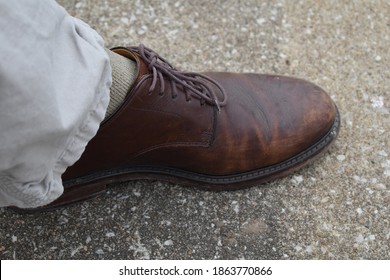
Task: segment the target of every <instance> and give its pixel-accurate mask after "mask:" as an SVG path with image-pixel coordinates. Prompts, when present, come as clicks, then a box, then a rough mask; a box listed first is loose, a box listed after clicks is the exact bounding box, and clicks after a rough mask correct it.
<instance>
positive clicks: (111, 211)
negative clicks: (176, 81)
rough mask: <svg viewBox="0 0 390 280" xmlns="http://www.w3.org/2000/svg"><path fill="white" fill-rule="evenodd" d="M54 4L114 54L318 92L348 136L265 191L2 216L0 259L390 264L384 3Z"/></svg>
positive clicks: (172, 188)
mask: <svg viewBox="0 0 390 280" xmlns="http://www.w3.org/2000/svg"><path fill="white" fill-rule="evenodd" d="M60 2H61V3H62V4H63V5H64V7H65V8H66V9H67V10H68V11H69V13H70V14H72V15H74V16H77V17H79V18H81V19H83V20H85V21H86V22H87V23H89V24H90V25H91V26H92V27H94V28H95V29H97V31H98V32H99V33H100V34H101V35H102V36H103V37H104V39H105V40H106V43H107V46H108V47H112V46H117V45H133V44H139V43H143V44H145V45H147V46H149V47H151V48H153V49H155V50H157V51H158V52H159V53H160V54H161V55H162V56H163V57H165V58H167V59H168V60H169V61H170V62H172V64H174V65H175V66H177V67H179V68H181V69H189V70H194V71H203V70H219V71H234V72H243V71H245V72H260V73H277V74H283V75H293V76H297V77H300V78H305V79H308V80H310V81H313V82H315V83H316V84H318V85H319V86H321V87H322V88H324V89H326V90H327V91H328V92H329V93H330V95H331V96H332V97H333V99H334V100H335V101H336V102H337V104H338V106H339V109H340V112H341V117H342V128H341V132H340V135H339V138H338V140H337V141H336V143H335V145H334V146H333V147H332V148H331V149H330V150H329V151H328V152H327V153H325V154H324V155H323V157H322V158H321V159H319V160H317V161H315V162H314V163H313V164H312V165H310V166H309V167H306V168H304V169H302V170H300V171H298V172H296V173H294V174H292V175H290V176H287V177H285V178H283V179H280V180H277V181H274V182H272V183H269V184H266V185H263V186H259V187H253V188H250V189H246V190H241V191H235V192H206V191H200V190H196V189H190V188H183V187H181V186H178V185H173V184H168V183H163V182H148V181H137V182H126V183H122V184H119V185H115V186H113V188H111V189H110V191H109V192H108V193H107V195H105V196H102V197H99V198H96V199H94V200H92V201H89V202H85V203H82V204H78V205H75V206H72V207H68V208H65V209H61V210H57V211H54V212H50V213H42V214H35V215H20V214H17V213H14V212H13V211H11V210H4V209H3V210H0V223H1V229H0V251H1V252H0V254H1V259H12V258H16V259H390V206H389V202H390V149H389V148H390V140H389V139H390V120H389V118H390V98H389V97H390V67H389V65H390V54H389V47H390V4H389V1H379V0H378V1H364V0H361V1H358V0H356V1H339V0H337V1H336V0H332V1H315V0H312V1H299V2H298V1H287V0H270V1H222V0H221V1H209V0H201V1H181V0H174V1H171V0H170V1H139V0H138V1H129V0H123V1H108V0H106V1H97V0H96V1H93V0H89V1H88V0H85V1H65V0H62V1H60ZM129 133H131V132H129Z"/></svg>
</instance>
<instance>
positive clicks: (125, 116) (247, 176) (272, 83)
mask: <svg viewBox="0 0 390 280" xmlns="http://www.w3.org/2000/svg"><path fill="white" fill-rule="evenodd" d="M113 51H114V52H116V53H118V54H120V55H123V56H125V57H128V58H129V59H132V60H134V61H136V63H137V65H138V75H137V78H136V81H135V82H134V84H133V86H132V88H131V89H130V91H129V93H128V95H127V97H126V100H125V102H124V103H123V105H122V106H121V107H120V108H119V109H118V110H117V112H116V113H114V115H113V116H112V117H111V118H109V119H108V120H105V121H104V122H103V123H102V124H101V127H100V129H99V131H98V132H97V135H96V136H95V137H94V138H93V139H92V140H91V141H90V142H89V143H88V145H87V147H86V149H85V152H84V153H83V154H82V156H81V158H80V159H79V160H78V161H77V162H76V163H75V164H74V165H73V166H71V167H69V168H68V169H67V171H66V172H65V174H64V175H63V177H62V178H63V182H64V186H65V192H64V194H63V195H62V196H61V197H60V198H59V199H58V200H56V201H54V202H53V203H51V204H50V205H48V206H47V207H45V209H48V208H55V207H59V206H62V205H66V204H69V203H73V202H76V201H80V200H85V199H88V198H90V197H92V196H94V195H96V194H98V193H100V192H102V191H104V190H105V188H106V185H107V184H109V183H113V182H118V181H124V180H132V179H156V180H165V181H170V182H177V183H180V184H183V185H190V186H198V187H202V188H206V189H210V190H232V189H239V188H245V187H249V186H253V185H258V184H261V183H264V182H266V181H269V180H271V179H274V178H277V177H280V176H282V175H285V174H287V173H290V172H291V171H293V170H295V169H297V168H298V167H301V166H302V165H304V164H305V163H307V162H308V161H309V160H310V159H312V158H314V157H315V156H317V155H318V154H320V153H321V152H323V151H324V150H325V148H327V147H328V146H329V144H331V143H332V142H333V141H334V140H335V139H336V136H337V134H338V130H339V114H338V111H337V108H336V106H335V104H334V103H333V101H332V100H331V99H330V97H329V96H328V95H327V94H326V93H325V92H324V91H323V90H322V89H321V88H319V87H318V86H316V85H314V84H312V83H309V82H307V81H304V80H300V79H295V78H289V77H283V76H275V75H259V74H233V73H202V74H199V73H189V72H182V71H179V70H177V69H175V68H173V67H172V66H171V65H170V64H169V63H168V62H167V61H166V60H164V59H163V58H161V57H160V56H158V55H157V54H156V53H155V52H154V51H152V50H150V49H148V48H145V47H144V46H142V45H141V46H139V47H129V48H115V49H113Z"/></svg>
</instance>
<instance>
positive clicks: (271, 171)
mask: <svg viewBox="0 0 390 280" xmlns="http://www.w3.org/2000/svg"><path fill="white" fill-rule="evenodd" d="M339 130H340V115H339V112H338V110H337V114H336V118H335V121H334V123H333V125H332V127H331V129H330V130H329V131H328V132H327V133H326V134H325V136H323V137H322V138H321V139H320V140H319V141H317V142H316V143H315V144H314V145H312V146H311V147H309V148H308V149H306V150H305V151H303V152H301V153H300V154H298V155H296V156H294V157H292V158H290V159H288V160H286V161H284V162H281V163H278V164H275V165H272V166H269V167H265V168H261V169H258V170H253V171H249V172H245V173H240V174H235V175H226V176H212V175H205V174H199V173H194V172H189V171H185V170H180V169H176V168H169V167H155V166H137V167H129V168H121V169H114V170H109V171H104V172H99V173H97V174H92V175H88V176H85V177H82V178H77V179H74V180H69V181H65V182H64V193H63V194H62V196H61V197H60V198H58V199H57V200H56V201H54V202H52V203H51V204H49V205H47V206H44V207H40V208H34V209H19V208H13V209H15V210H17V211H19V212H27V213H34V212H42V211H48V210H54V209H56V208H60V207H62V206H66V205H69V204H73V203H76V202H81V201H84V200H88V199H91V198H93V197H95V196H98V195H101V194H103V193H105V192H106V190H107V185H108V184H112V183H118V182H123V181H132V180H145V179H146V180H159V181H167V182H170V183H178V184H181V185H183V186H190V187H197V188H201V189H205V190H211V191H232V190H238V189H244V188H249V187H252V186H255V185H260V184H263V183H266V182H269V181H271V180H274V179H277V178H280V177H283V176H285V175H287V174H290V173H292V172H294V171H296V170H297V169H300V168H301V167H303V166H305V165H307V164H308V163H310V162H311V161H313V160H315V159H316V158H317V157H318V156H319V155H320V154H322V153H323V152H325V151H326V150H327V149H328V148H329V147H330V145H331V144H332V143H333V142H334V141H335V140H336V138H337V135H338V133H339Z"/></svg>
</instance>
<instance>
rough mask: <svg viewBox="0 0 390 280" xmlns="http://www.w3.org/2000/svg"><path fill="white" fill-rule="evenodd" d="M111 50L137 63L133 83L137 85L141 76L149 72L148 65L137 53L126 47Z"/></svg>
mask: <svg viewBox="0 0 390 280" xmlns="http://www.w3.org/2000/svg"><path fill="white" fill-rule="evenodd" d="M112 51H114V52H116V53H117V54H120V55H122V56H124V57H127V58H128V59H131V60H133V61H135V62H136V63H137V74H136V75H137V77H136V78H135V80H134V83H133V85H137V84H138V82H139V81H140V80H141V79H142V77H143V76H145V75H147V74H150V71H149V69H148V66H147V65H146V64H145V62H144V61H143V59H142V58H141V56H140V55H139V54H138V53H136V52H133V51H131V50H129V49H128V48H124V47H118V48H114V49H112Z"/></svg>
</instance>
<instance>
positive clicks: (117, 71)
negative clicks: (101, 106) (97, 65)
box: [105, 49, 137, 119]
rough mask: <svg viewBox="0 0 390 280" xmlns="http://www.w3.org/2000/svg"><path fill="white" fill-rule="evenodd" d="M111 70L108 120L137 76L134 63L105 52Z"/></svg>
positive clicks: (110, 52)
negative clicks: (108, 58)
mask: <svg viewBox="0 0 390 280" xmlns="http://www.w3.org/2000/svg"><path fill="white" fill-rule="evenodd" d="M106 51H107V53H108V56H109V57H110V64H111V68H112V85H111V88H110V103H109V104H108V108H107V112H106V116H105V119H107V118H109V117H110V116H111V115H112V114H114V113H115V111H116V110H117V109H118V108H119V106H120V105H121V104H122V103H123V101H124V100H125V97H126V95H127V93H128V91H129V89H130V87H131V85H132V84H133V82H134V80H135V78H136V74H137V64H136V62H135V61H133V60H131V59H128V58H126V57H124V56H121V55H119V54H117V53H114V52H112V51H110V50H107V49H106Z"/></svg>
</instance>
